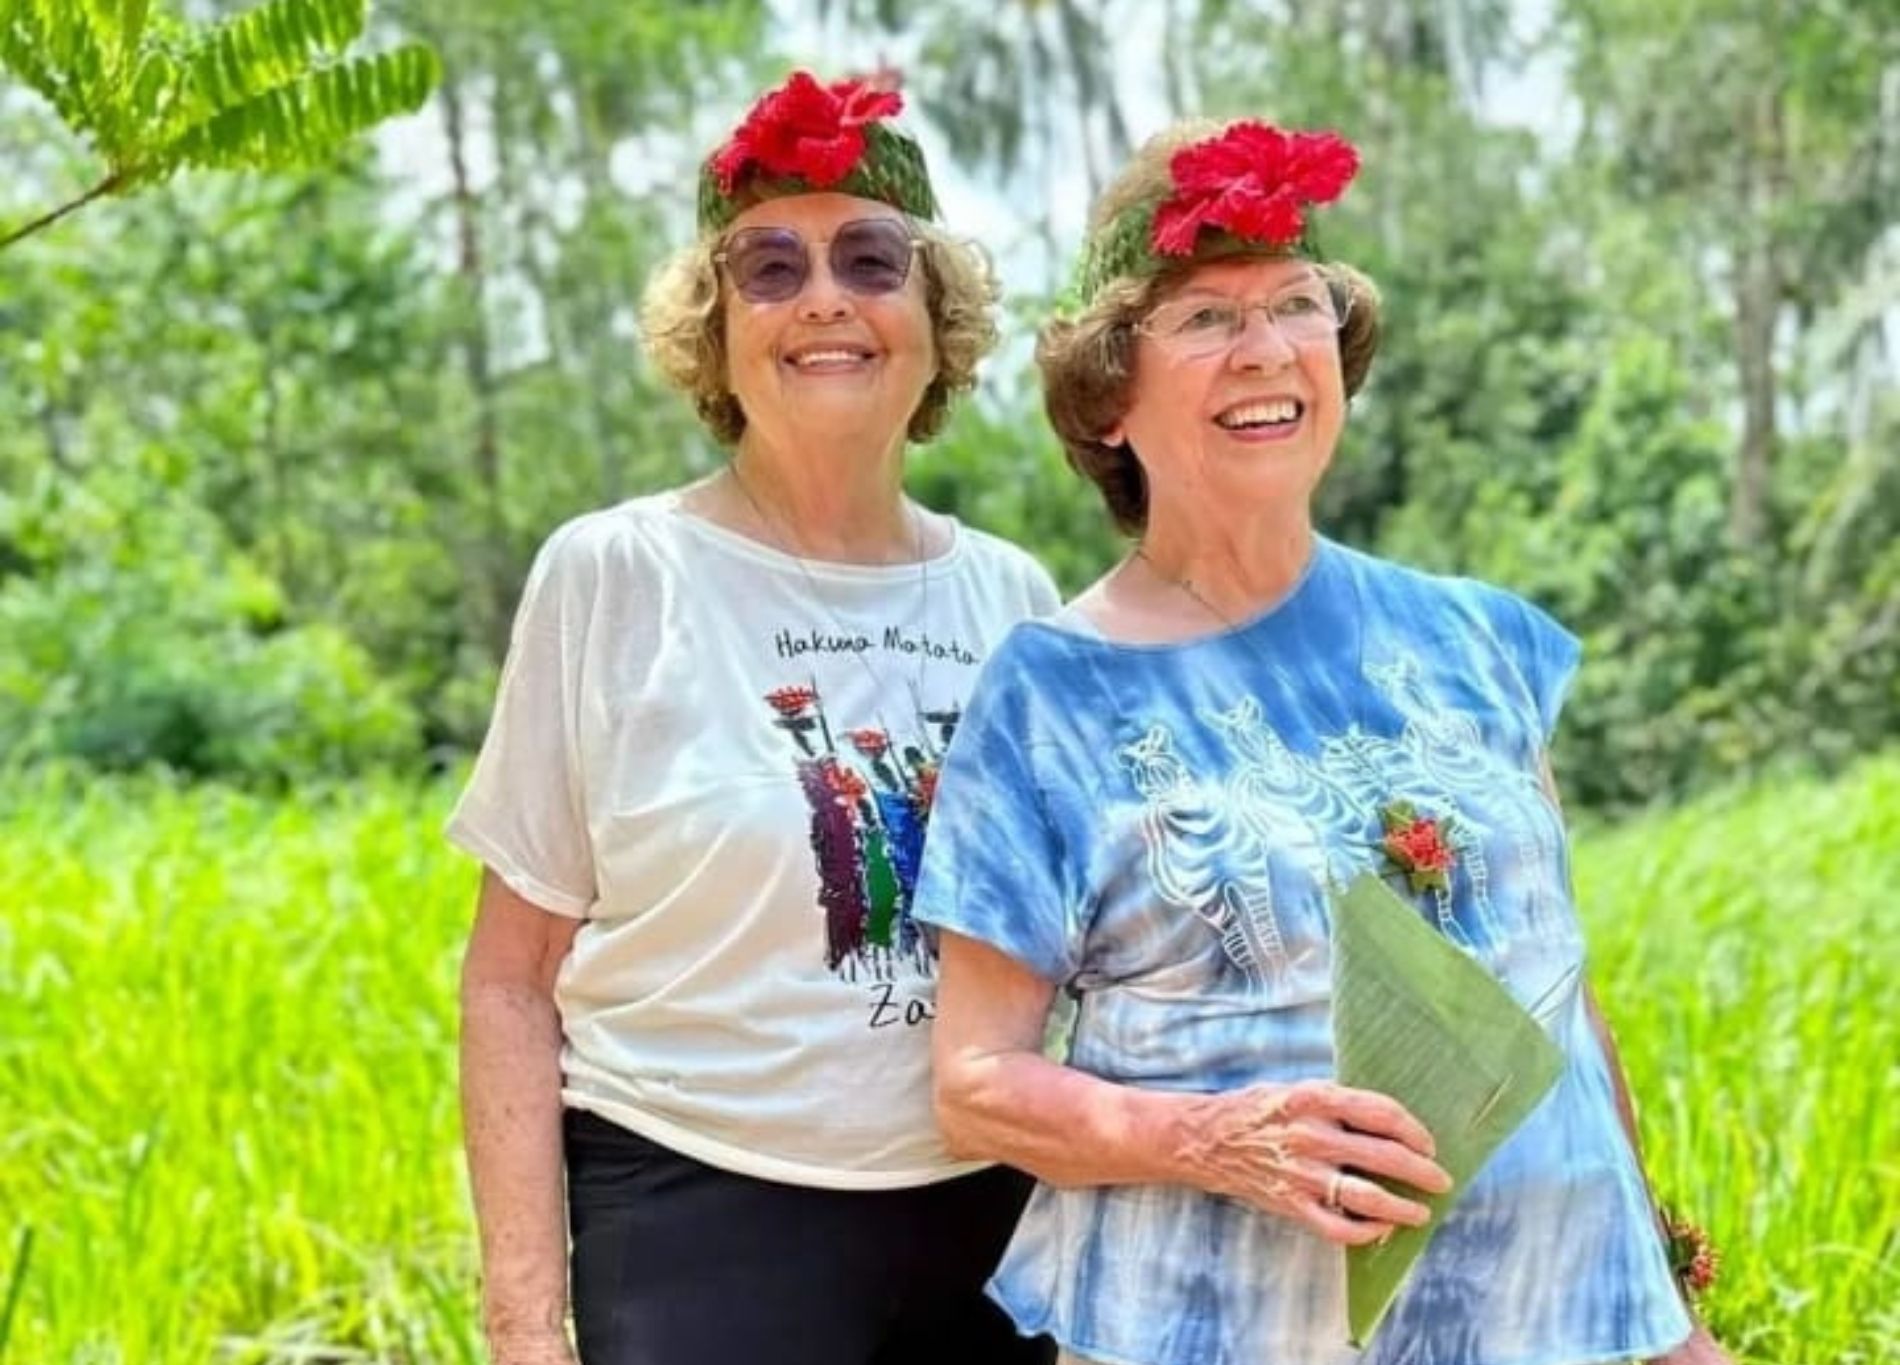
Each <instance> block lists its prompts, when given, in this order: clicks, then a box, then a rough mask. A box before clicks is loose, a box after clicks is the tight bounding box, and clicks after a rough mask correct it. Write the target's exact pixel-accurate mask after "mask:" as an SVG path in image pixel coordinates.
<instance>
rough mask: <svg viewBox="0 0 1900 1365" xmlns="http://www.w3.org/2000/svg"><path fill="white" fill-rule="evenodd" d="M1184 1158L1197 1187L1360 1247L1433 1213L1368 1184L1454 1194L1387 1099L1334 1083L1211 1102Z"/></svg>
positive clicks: (1420, 1131)
mask: <svg viewBox="0 0 1900 1365" xmlns="http://www.w3.org/2000/svg"><path fill="white" fill-rule="evenodd" d="M1194 1119H1195V1121H1194V1122H1193V1123H1192V1124H1191V1125H1189V1130H1188V1137H1187V1149H1186V1150H1185V1151H1183V1152H1182V1153H1181V1154H1180V1155H1181V1159H1182V1161H1183V1163H1184V1164H1185V1166H1186V1167H1187V1169H1188V1170H1189V1172H1191V1174H1192V1179H1193V1183H1194V1184H1196V1185H1199V1186H1200V1187H1201V1188H1203V1189H1206V1190H1209V1191H1211V1192H1213V1193H1215V1194H1224V1195H1227V1196H1228V1197H1229V1198H1232V1199H1238V1200H1240V1201H1241V1202H1242V1203H1245V1204H1250V1205H1252V1206H1253V1207H1254V1208H1257V1209H1262V1210H1265V1211H1266V1212H1268V1213H1274V1214H1278V1215H1280V1216H1281V1217H1283V1218H1290V1219H1292V1220H1293V1221H1294V1222H1296V1223H1300V1224H1302V1225H1303V1226H1305V1227H1307V1228H1309V1229H1311V1230H1312V1231H1313V1232H1315V1233H1318V1234H1319V1235H1320V1236H1321V1237H1324V1238H1326V1239H1327V1240H1328V1241H1331V1242H1338V1243H1341V1244H1343V1245H1346V1246H1359V1245H1363V1244H1365V1243H1367V1242H1376V1241H1379V1240H1381V1239H1382V1238H1385V1237H1388V1236H1390V1235H1391V1233H1392V1230H1393V1228H1394V1227H1398V1226H1405V1227H1417V1226H1420V1225H1422V1224H1424V1223H1425V1222H1426V1221H1427V1220H1428V1219H1429V1218H1430V1216H1431V1211H1430V1210H1429V1209H1428V1208H1426V1206H1425V1205H1423V1204H1421V1203H1418V1202H1417V1201H1416V1200H1411V1199H1405V1198H1402V1197H1400V1196H1398V1195H1395V1194H1392V1193H1390V1192H1389V1191H1387V1190H1386V1189H1385V1188H1383V1187H1382V1186H1380V1185H1378V1184H1377V1183H1375V1182H1374V1181H1372V1180H1369V1179H1366V1177H1367V1176H1373V1175H1378V1176H1386V1177H1388V1178H1390V1179H1392V1180H1396V1181H1399V1182H1401V1183H1403V1184H1406V1185H1410V1186H1412V1187H1413V1188H1414V1189H1419V1190H1424V1191H1426V1192H1428V1193H1431V1194H1442V1193H1444V1192H1445V1191H1446V1190H1449V1189H1450V1188H1451V1177H1450V1176H1449V1175H1447V1174H1446V1173H1445V1171H1444V1169H1443V1168H1442V1167H1440V1166H1439V1165H1438V1164H1437V1163H1436V1162H1435V1161H1433V1160H1432V1156H1433V1153H1434V1151H1435V1148H1434V1146H1433V1143H1432V1136H1431V1134H1430V1133H1428V1132H1426V1131H1425V1126H1424V1125H1423V1124H1421V1123H1420V1122H1419V1121H1418V1120H1417V1119H1415V1118H1413V1117H1412V1116H1411V1114H1409V1113H1407V1112H1406V1110H1405V1108H1404V1106H1402V1105H1401V1104H1399V1102H1398V1101H1397V1100H1394V1099H1392V1098H1390V1097H1389V1096H1386V1095H1380V1094H1377V1093H1375V1092H1373V1091H1370V1090H1354V1089H1351V1088H1350V1087H1347V1086H1343V1085H1338V1084H1336V1083H1334V1082H1332V1081H1300V1082H1297V1083H1296V1084H1293V1085H1257V1086H1251V1087H1249V1088H1247V1089H1245V1090H1236V1091H1232V1092H1229V1093H1227V1094H1222V1095H1209V1096H1206V1097H1205V1098H1204V1099H1203V1100H1202V1101H1201V1102H1200V1104H1199V1105H1198V1106H1197V1112H1196V1114H1195V1115H1194Z"/></svg>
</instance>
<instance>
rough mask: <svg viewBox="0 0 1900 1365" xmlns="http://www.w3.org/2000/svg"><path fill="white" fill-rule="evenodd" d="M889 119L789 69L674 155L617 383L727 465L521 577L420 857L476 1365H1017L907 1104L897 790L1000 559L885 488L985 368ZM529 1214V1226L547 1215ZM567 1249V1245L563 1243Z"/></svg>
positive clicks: (1022, 565) (982, 328)
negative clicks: (570, 1329) (433, 893)
mask: <svg viewBox="0 0 1900 1365" xmlns="http://www.w3.org/2000/svg"><path fill="white" fill-rule="evenodd" d="M899 105H900V101H899V98H898V96H897V95H896V94H895V93H893V92H890V91H887V90H883V89H878V88H875V87H873V86H871V85H868V84H863V83H855V82H840V83H837V84H833V85H829V86H826V85H821V84H819V83H818V82H817V81H815V80H814V79H812V78H811V77H810V76H809V75H806V74H805V73H798V74H795V75H794V76H793V77H792V78H791V79H790V80H789V81H788V82H787V83H786V84H785V85H784V86H783V87H782V88H780V89H778V90H775V91H773V92H771V93H769V94H768V95H766V96H765V97H764V98H762V99H761V100H760V101H759V102H758V104H757V105H756V106H755V107H754V108H753V109H752V111H751V113H750V114H749V115H748V117H747V118H746V120H745V121H744V123H743V124H742V125H741V126H740V127H739V128H738V130H737V131H736V132H735V133H734V134H733V135H732V137H731V139H730V140H729V141H728V142H727V143H726V144H725V145H724V146H722V147H721V148H720V149H719V150H718V151H716V152H715V153H714V154H713V155H712V156H711V157H710V158H709V159H708V161H707V162H706V165H705V168H704V171H703V174H702V179H701V184H700V195H699V224H700V233H699V238H698V240H697V241H695V242H694V243H693V244H692V245H691V246H689V247H688V248H686V249H685V250H684V251H682V252H681V253H680V254H679V255H678V256H677V257H676V258H675V259H674V260H673V261H672V262H671V263H669V264H668V265H667V266H666V267H665V268H664V269H663V270H662V271H661V272H660V273H659V274H658V275H657V276H656V277H655V280H654V282H653V284H652V286H651V288H650V290H649V293H648V297H647V301H646V308H645V319H644V320H645V324H646V336H647V344H648V347H649V349H650V351H651V353H652V355H653V357H654V358H655V360H656V361H657V363H658V364H659V366H660V368H661V369H662V370H663V371H664V372H665V373H666V374H667V375H668V376H669V377H670V378H671V379H672V380H673V381H675V382H676V383H677V384H678V385H679V386H680V387H681V388H683V389H685V390H686V391H687V392H688V393H689V394H690V395H691V396H692V398H693V400H694V403H695V405H696V406H697V408H698V411H699V413H700V415H701V416H702V418H703V419H704V420H705V423H706V425H707V426H708V427H709V428H710V429H711V430H712V432H713V434H714V435H715V436H716V437H718V438H719V439H720V440H721V441H722V442H725V443H727V444H729V445H730V446H731V447H732V457H731V459H730V460H729V461H728V462H727V463H726V464H725V465H724V467H723V468H721V469H720V470H719V471H718V472H717V473H715V474H713V475H712V476H711V477H709V478H706V479H704V480H702V481H700V482H698V483H695V484H692V485H690V486H688V487H685V488H681V489H675V490H672V491H669V492H666V493H662V494H659V495H657V496H649V497H640V498H635V499H633V500H631V501H629V502H625V503H622V504H621V505H619V506H617V507H612V508H609V509H607V510H605V511H600V512H595V513H592V514H590V515H586V516H582V517H580V518H578V519H577V520H575V521H573V522H570V523H569V524H568V525H566V526H564V527H562V528H561V529H560V530H558V531H556V532H555V533H554V535H553V536H552V537H551V538H550V539H549V540H548V542H547V544H546V545H545V546H544V547H543V549H542V551H541V553H540V555H539V557H538V559H537V561H536V563H535V565H534V568H533V571H532V573H531V574H530V577H529V580H528V584H527V587H526V590H525V593H524V596H523V600H522V604H521V607H520V611H519V615H518V617H517V621H516V626H515V632H514V640H513V645H512V648H511V650H510V655H509V659H508V663H507V667H506V669H505V670H504V673H503V677H502V684H501V690H500V696H499V699H498V701H497V703H496V709H495V717H494V721H493V724H492V727H491V729H490V731H489V734H488V738H487V741H486V743H485V744H484V746H483V749H482V753H481V757H480V759H479V760H478V762H477V764H476V767H475V770H474V773H473V775H472V777H471V779H470V781H469V785H468V789H467V791H466V792H465V794H464V795H463V797H462V800H461V803H460V805H459V806H458V808H457V810H456V812H455V814H454V816H453V817H452V819H451V821H450V826H449V830H450V835H451V837H452V838H453V839H454V840H455V841H456V842H457V843H459V844H460V845H461V846H462V847H463V848H465V849H467V850H468V851H470V852H472V853H473V854H474V855H475V856H476V857H478V858H480V859H481V860H482V862H483V863H484V864H485V865H486V871H485V876H484V879H483V884H482V890H481V896H480V902H479V906H478V909H477V914H476V920H475V925H474V929H473V932H472V936H471V940H470V943H469V946H468V951H467V957H466V961H465V965H464V971H463V990H462V998H463V1044H462V1086H463V1109H464V1117H465V1121H466V1130H467V1145H468V1157H469V1167H470V1173H471V1176H472V1183H473V1188H474V1198H475V1207H476V1214H477V1219H478V1222H479V1224H480V1232H481V1245H482V1262H483V1270H484V1285H483V1300H484V1303H483V1306H484V1317H485V1326H486V1330H487V1335H488V1339H489V1343H490V1348H491V1351H492V1356H493V1359H494V1360H495V1362H496V1365H539V1363H540V1362H548V1361H563V1362H564V1361H568V1360H571V1359H572V1358H573V1357H572V1355H571V1354H570V1351H571V1348H570V1346H569V1344H568V1341H567V1336H566V1328H565V1318H566V1316H567V1313H568V1309H569V1301H570V1282H571V1300H572V1312H573V1319H574V1335H575V1341H576V1345H577V1347H578V1354H579V1358H580V1359H581V1360H582V1361H584V1362H586V1365H635V1363H636V1362H637V1365H706V1363H707V1362H772V1363H773V1365H800V1363H801V1362H808V1363H809V1365H873V1363H874V1362H889V1363H890V1365H909V1363H910V1362H931V1361H941V1362H944V1363H945V1365H950V1363H951V1362H956V1365H962V1363H963V1362H967V1361H972V1360H982V1361H997V1362H1024V1363H1025V1365H1027V1363H1028V1362H1034V1361H1045V1360H1047V1359H1048V1358H1049V1356H1050V1354H1051V1353H1052V1350H1053V1348H1052V1347H1051V1346H1050V1345H1049V1344H1048V1343H1047V1342H1034V1341H1030V1340H1027V1339H1025V1338H1023V1337H1021V1336H1019V1335H1018V1334H1017V1333H1016V1332H1015V1331H1014V1329H1013V1328H1012V1327H1011V1325H1010V1324H1009V1322H1008V1320H1007V1319H1006V1318H1005V1317H1004V1316H1003V1315H1002V1314H1001V1313H1000V1312H999V1311H998V1310H997V1309H996V1308H995V1306H994V1305H992V1304H991V1303H989V1302H988V1300H986V1299H985V1298H984V1297H983V1294H982V1282H983V1278H984V1276H985V1275H987V1274H988V1272H989V1270H990V1269H991V1267H992V1266H993V1265H994V1263H995V1260H996V1258H997V1256H998V1255H999V1254H1000V1252H1001V1249H1002V1247H1003V1245H1004V1242H1005V1241H1006V1239H1007V1237H1008V1235H1009V1232H1010V1230H1011V1228H1012V1227H1013V1226H1014V1224H1015V1220H1016V1217H1017V1215H1018V1213H1019V1212H1020V1209H1021V1206H1022V1203H1023V1201H1024V1199H1025V1198H1026V1197H1027V1194H1028V1188H1029V1182H1028V1180H1027V1179H1026V1178H1025V1177H1023V1176H1022V1175H1020V1174H1019V1173H1017V1172H1015V1171H1011V1170H1008V1169H1005V1168H1001V1167H992V1166H990V1165H989V1164H988V1163H986V1162H983V1161H972V1160H968V1159H964V1158H959V1157H954V1156H952V1155H951V1154H950V1153H949V1152H948V1151H947V1150H946V1149H945V1148H944V1145H943V1142H942V1139H941V1137H940V1135H939V1133H938V1131H937V1129H936V1125H935V1123H934V1121H933V1118H932V1114H931V1097H930V1077H929V1032H930V1030H929V1024H930V1020H931V1018H932V1016H933V1015H934V1013H935V1001H934V985H935V976H936V957H937V949H936V938H935V935H934V934H933V933H930V932H927V931H926V930H925V929H924V928H923V926H921V925H920V924H918V923H917V921H916V920H915V918H914V917H913V915H912V911H911V894H912V888H913V886H914V883H915V878H916V873H917V868H918V865H919V859H920V856H921V847H922V839H923V831H924V824H925V820H926V817H927V816H928V814H929V812H930V808H931V802H932V798H933V795H934V791H935V786H936V779H937V772H938V767H939V764H940V762H941V759H942V756H943V754H944V752H945V749H946V746H947V745H948V743H949V740H950V736H951V733H952V731H953V730H954V728H955V727H956V724H957V721H958V718H959V713H960V707H961V704H962V699H963V698H964V697H965V696H966V695H967V694H968V692H969V690H970V688H971V685H972V683H973V681H974V678H975V675H976V670H977V668H978V666H979V665H980V664H981V663H982V661H983V660H984V658H985V656H986V655H987V654H988V653H989V650H990V647H991V645H992V643H993V642H994V641H995V640H996V639H998V638H999V637H1000V636H1001V635H1002V633H1003V632H1004V631H1005V630H1006V629H1007V628H1008V627H1009V626H1010V625H1011V624H1013V623H1014V622H1015V621H1017V620H1019V619H1021V618H1023V617H1025V616H1028V615H1030V614H1033V613H1040V612H1046V611H1049V610H1052V609H1053V608H1054V607H1055V605H1056V600H1057V599H1056V594H1055V590H1054V587H1053V585H1052V584H1051V582H1050V580H1049V578H1048V576H1047V575H1046V574H1045V573H1044V572H1043V571H1042V569H1041V568H1040V567H1038V566H1037V565H1036V564H1035V562H1034V561H1033V560H1031V559H1030V558H1029V557H1028V556H1027V555H1025V554H1024V553H1023V552H1021V551H1020V550H1017V549H1016V548H1014V547H1013V546H1010V545H1007V544H1005V543H1003V542H1000V541H997V540H995V539H993V538H991V537H989V536H986V535H983V534H981V533H979V532H976V531H973V530H970V529H968V528H964V527H960V526H958V525H957V524H956V523H955V522H954V521H953V520H952V519H950V518H949V517H945V516H939V515H936V514H934V513H931V512H929V511H927V510H925V509H924V508H922V507H919V506H918V505H916V504H915V503H913V502H911V501H909V500H908V499H907V498H906V497H905V496H904V492H903V460H904V451H905V446H906V443H907V442H909V441H916V440H923V439H926V438H928V437H929V436H930V435H931V434H932V433H934V432H935V431H936V430H937V429H938V428H939V426H940V425H941V424H942V422H943V420H944V417H945V413H946V410H947V407H948V405H949V403H950V401H951V400H952V398H953V397H954V396H955V395H956V394H957V393H958V392H959V391H961V390H964V389H967V388H968V387H969V386H970V384H971V382H972V371H973V368H974V366H975V363H976V361H977V360H978V358H979V357H980V355H981V354H982V353H983V352H984V351H985V350H986V349H987V347H988V346H989V345H990V343H991V341H992V340H993V336H994V330H993V324H992V321H991V309H992V304H993V300H994V286H993V283H992V281H991V277H990V275H989V273H988V271H987V267H986V266H985V264H984V263H983V261H982V259H981V257H980V256H978V255H976V254H975V253H974V252H973V251H972V250H971V249H970V248H967V247H964V246H961V245H958V244H956V243H953V242H952V241H951V240H950V239H948V238H946V237H945V236H944V235H943V234H942V233H941V232H940V231H939V230H938V229H937V228H935V227H933V226H931V225H930V222H929V220H930V219H931V218H932V217H933V216H934V215H935V211H936V206H935V202H934V198H933V195H932V192H931V188H930V182H929V177H928V174H927V172H926V168H925V164H924V161H923V157H922V154H921V152H920V151H919V150H918V148H917V146H916V144H915V143H914V142H912V141H911V140H910V139H909V138H907V137H905V136H904V135H903V134H901V133H900V132H898V131H897V130H895V129H894V128H892V127H891V126H890V125H889V124H888V123H887V122H886V120H887V119H888V118H889V117H890V116H891V115H892V114H894V113H896V112H897V111H898V109H899ZM564 1191H565V1195H564V1193H563V1192H564ZM570 1241H571V1251H570Z"/></svg>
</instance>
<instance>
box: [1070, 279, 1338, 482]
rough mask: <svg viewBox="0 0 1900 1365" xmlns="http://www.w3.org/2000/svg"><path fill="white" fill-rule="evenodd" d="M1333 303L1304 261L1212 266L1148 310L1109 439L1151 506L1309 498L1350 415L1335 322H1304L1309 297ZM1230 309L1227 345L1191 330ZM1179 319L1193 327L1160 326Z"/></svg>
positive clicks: (1310, 305) (1311, 301)
mask: <svg viewBox="0 0 1900 1365" xmlns="http://www.w3.org/2000/svg"><path fill="white" fill-rule="evenodd" d="M1329 298H1330V296H1329V294H1328V292H1327V284H1326V281H1325V280H1324V279H1323V278H1322V277H1321V275H1320V273H1319V271H1318V270H1317V269H1315V267H1314V266H1313V265H1312V263H1311V262H1308V261H1305V260H1301V259H1297V258H1291V257H1267V258H1255V259H1246V260H1233V261H1217V262H1211V263H1209V264H1207V265H1203V266H1201V267H1199V268H1198V269H1196V270H1195V271H1194V272H1193V273H1192V274H1191V275H1189V276H1188V278H1187V279H1186V280H1185V281H1183V282H1182V283H1181V284H1180V286H1178V287H1177V288H1176V289H1174V290H1173V291H1172V292H1170V293H1169V295H1168V296H1167V297H1166V298H1165V299H1164V300H1163V301H1162V302H1161V303H1160V304H1158V305H1157V306H1156V308H1155V309H1154V310H1152V311H1151V312H1150V313H1149V315H1148V318H1147V319H1145V320H1144V322H1143V324H1142V326H1141V329H1140V335H1139V337H1138V340H1137V344H1136V350H1135V374H1134V379H1133V381H1132V383H1131V385H1130V388H1129V406H1128V411H1127V414H1126V415H1125V416H1124V417H1123V419H1122V420H1121V422H1120V423H1119V424H1118V425H1117V426H1116V428H1115V429H1114V430H1112V431H1110V432H1109V433H1107V435H1106V439H1107V440H1108V441H1109V442H1110V443H1111V444H1113V443H1115V442H1118V441H1123V440H1125V441H1127V442H1128V443H1129V444H1130V445H1131V446H1133V448H1134V450H1135V454H1136V456H1137V457H1138V458H1139V459H1140V461H1141V465H1142V469H1143V471H1144V473H1145V474H1146V476H1147V481H1148V488H1149V497H1150V500H1151V504H1153V503H1163V504H1166V503H1185V504H1186V505H1188V506H1195V505H1201V506H1222V507H1232V506H1264V505H1271V504H1274V503H1278V502H1280V501H1282V500H1284V499H1288V498H1294V499H1299V500H1300V501H1301V502H1303V503H1310V501H1311V499H1312V496H1313V492H1314V490H1315V489H1316V488H1317V487H1318V486H1319V482H1320V479H1321V478H1322V477H1323V476H1324V474H1325V472H1326V468H1327V466H1328V465H1329V464H1330V463H1331V461H1332V457H1333V450H1334V448H1335V447H1336V446H1337V445H1338V444H1339V435H1340V432H1341V430H1342V429H1343V427H1344V425H1345V416H1346V389H1345V379H1344V376H1343V374H1342V373H1341V370H1340V361H1339V335H1338V328H1337V323H1336V322H1315V321H1313V320H1311V309H1312V308H1313V307H1314V304H1315V300H1316V299H1317V300H1320V301H1322V303H1324V301H1327V300H1329ZM1269 304H1271V305H1273V306H1272V309H1271V310H1269V309H1268V308H1267V307H1266V305H1269ZM1197 305H1202V306H1205V308H1206V309H1208V310H1210V311H1208V312H1206V313H1202V312H1201V311H1200V309H1199V308H1197ZM1235 309H1239V310H1241V313H1240V316H1241V323H1240V329H1239V334H1238V335H1237V336H1233V337H1232V338H1231V340H1227V339H1226V338H1225V335H1224V334H1223V335H1222V336H1209V335H1205V334H1202V335H1196V333H1195V332H1194V331H1193V330H1192V329H1193V328H1196V327H1200V326H1201V324H1202V320H1203V319H1204V318H1205V317H1213V318H1216V319H1218V318H1220V317H1222V316H1223V315H1231V313H1232V312H1233V310H1235ZM1270 311H1271V313H1272V314H1273V316H1269V313H1270ZM1276 317H1278V318H1283V319H1285V321H1276V320H1275V318H1276ZM1303 319H1306V320H1305V321H1303ZM1179 322H1188V323H1189V325H1190V330H1187V331H1181V332H1175V331H1172V330H1171V329H1170V328H1169V327H1167V326H1164V325H1160V324H1167V323H1179ZM1216 343H1218V344H1216Z"/></svg>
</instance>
